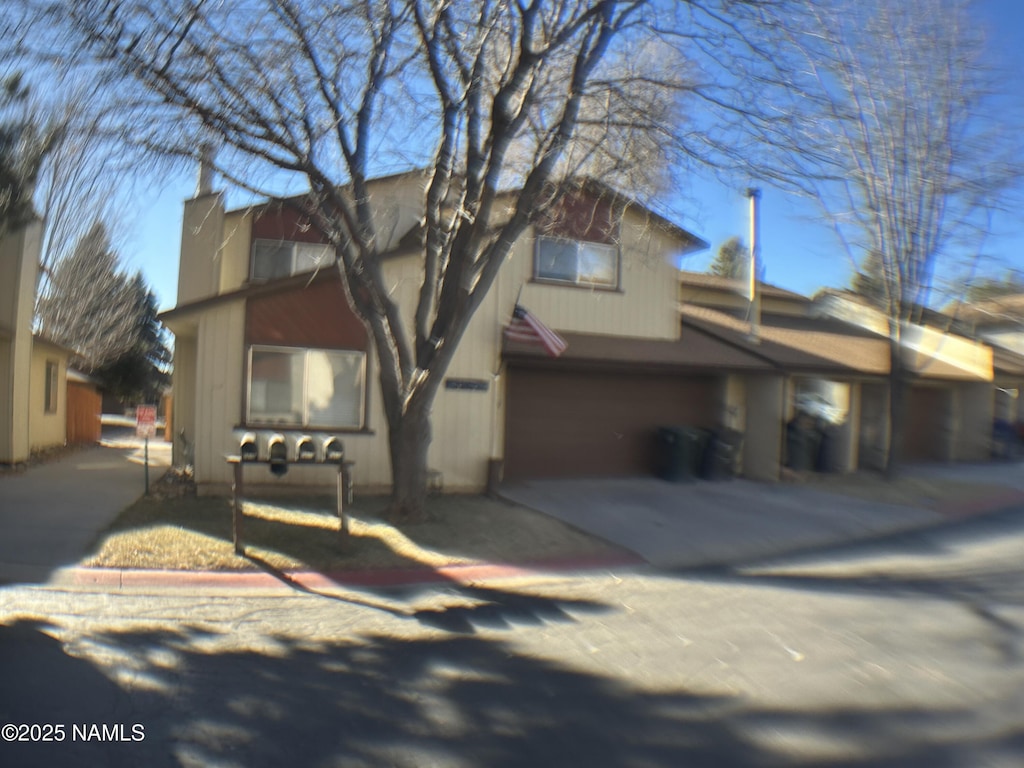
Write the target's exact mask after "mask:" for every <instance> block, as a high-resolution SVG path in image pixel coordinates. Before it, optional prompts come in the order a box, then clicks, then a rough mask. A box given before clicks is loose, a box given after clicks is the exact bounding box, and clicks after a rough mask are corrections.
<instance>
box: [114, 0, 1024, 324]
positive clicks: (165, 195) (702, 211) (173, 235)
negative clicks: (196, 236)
mask: <svg viewBox="0 0 1024 768" xmlns="http://www.w3.org/2000/svg"><path fill="white" fill-rule="evenodd" d="M979 23H983V24H985V25H987V26H988V27H989V30H990V31H989V35H990V38H991V46H990V50H991V52H992V53H993V56H994V59H995V64H996V66H998V67H1000V68H1002V69H1005V70H1006V71H1007V72H1008V73H1012V75H1013V76H1014V77H1015V78H1016V76H1018V74H1019V73H1021V72H1024V0H983V1H982V2H981V3H979ZM747 186H760V187H762V189H763V196H762V203H761V255H762V260H763V263H764V264H765V266H766V268H767V279H768V281H769V282H772V283H775V284H776V285H780V286H782V287H784V288H788V289H790V290H794V291H798V292H800V293H804V294H812V293H814V292H815V291H816V290H817V289H818V288H821V287H823V286H837V285H845V284H846V283H847V282H848V281H849V278H850V274H851V270H852V265H851V262H850V260H849V257H848V256H847V255H846V253H845V251H843V249H842V248H841V245H840V243H839V242H838V241H837V240H836V238H835V236H834V235H833V234H832V230H831V228H830V227H829V226H828V225H827V223H825V222H824V221H823V220H822V217H821V214H820V212H819V211H818V210H817V209H816V208H815V206H814V205H813V204H811V203H810V202H809V201H805V200H800V199H797V198H794V197H791V196H787V195H783V194H782V193H780V192H777V191H775V190H773V189H772V188H770V187H768V186H767V185H763V184H759V183H758V181H757V180H756V179H751V180H750V182H749V183H748V184H745V185H744V186H743V187H742V188H739V189H735V190H733V189H728V188H726V187H724V186H722V185H721V184H719V183H717V182H705V181H699V180H695V181H694V182H693V184H692V188H691V189H690V190H688V191H687V194H686V196H685V198H682V199H681V200H680V201H676V202H674V203H673V204H671V205H668V206H666V207H668V208H670V209H673V210H682V211H684V218H683V219H682V220H678V223H679V224H681V225H682V226H684V227H686V228H687V229H690V230H691V231H693V232H694V233H696V234H698V235H699V236H701V237H702V238H704V239H705V240H707V241H708V242H709V243H711V246H712V247H711V249H709V250H708V251H706V252H704V253H700V254H695V255H692V256H690V257H688V258H687V259H686V260H685V261H684V263H683V267H684V268H685V269H695V270H702V269H705V268H706V266H707V264H708V263H709V262H710V261H711V259H712V258H713V257H714V253H715V251H716V250H717V248H718V246H719V244H721V243H722V242H723V241H724V240H726V239H727V238H728V237H730V236H732V235H740V236H742V237H744V239H746V237H747V232H748V229H749V225H748V210H749V203H748V201H747V198H746V196H745V195H744V189H745V188H746V187H747ZM194 189H195V174H194V171H187V170H182V171H180V172H178V173H173V174H168V175H167V176H165V177H164V178H163V179H161V181H160V183H159V184H157V185H154V188H153V189H151V190H150V191H149V192H148V193H144V194H142V195H139V196H136V197H135V198H134V204H135V205H136V206H137V212H136V213H135V216H134V221H130V222H128V227H127V229H128V236H127V237H126V238H125V240H124V243H123V250H122V253H123V256H124V259H125V262H126V266H127V267H128V268H129V269H131V270H135V269H142V271H143V273H144V274H145V277H146V280H147V282H149V284H150V285H151V286H152V288H153V289H154V290H155V291H156V293H157V296H158V298H159V302H160V306H161V308H162V309H166V308H169V307H171V306H173V305H174V301H175V292H176V286H177V272H178V255H179V254H178V252H179V247H180V243H181V212H182V203H183V201H184V200H185V199H187V198H188V197H190V196H191V195H192V193H193V191H194ZM676 218H677V219H678V217H676ZM985 245H986V248H985V251H986V253H988V254H991V255H992V256H993V257H995V262H994V263H995V264H998V265H1000V267H1001V268H1013V269H1019V270H1024V217H1018V216H1016V215H1013V214H1009V213H1004V214H1000V215H997V217H996V218H995V220H994V222H993V228H992V232H991V233H990V234H989V236H988V238H987V240H986V244H985Z"/></svg>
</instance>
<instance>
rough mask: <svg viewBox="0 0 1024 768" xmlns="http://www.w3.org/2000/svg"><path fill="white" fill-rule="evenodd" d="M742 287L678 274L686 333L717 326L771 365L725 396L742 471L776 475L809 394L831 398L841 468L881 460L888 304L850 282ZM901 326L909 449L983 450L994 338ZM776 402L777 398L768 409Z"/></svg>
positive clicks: (927, 456) (931, 455)
mask: <svg viewBox="0 0 1024 768" xmlns="http://www.w3.org/2000/svg"><path fill="white" fill-rule="evenodd" d="M744 293H745V292H744V287H743V286H741V285H740V284H739V282H738V281H732V280H728V279H725V278H721V277H716V276H713V275H706V274H695V273H685V272H684V273H682V275H681V291H680V296H681V299H682V306H681V310H680V311H681V315H682V324H683V335H682V338H683V340H684V341H685V340H687V339H688V338H690V335H693V334H698V333H703V334H707V335H711V336H713V337H714V338H716V339H719V340H721V341H726V342H728V343H730V344H733V345H734V346H736V347H737V348H738V349H743V350H745V351H747V352H750V353H751V354H756V355H758V356H760V357H762V358H763V359H764V360H765V361H766V362H768V363H770V365H771V370H770V371H767V372H760V373H758V374H757V375H750V374H747V375H744V376H734V377H732V378H731V380H730V384H729V392H730V393H731V399H730V407H731V408H732V409H733V410H734V411H735V412H736V413H737V419H736V425H737V428H739V429H741V430H742V431H744V432H745V433H746V444H747V448H746V451H745V455H744V464H743V466H744V472H745V473H746V474H748V475H749V476H752V477H758V478H765V479H770V478H771V477H772V476H773V471H774V468H775V467H777V466H778V465H779V463H780V462H784V461H785V460H786V457H785V452H786V438H785V433H784V430H785V425H786V424H787V423H788V422H789V421H790V420H791V419H792V418H793V417H794V414H795V412H796V410H797V408H798V407H800V406H804V407H806V406H807V404H808V403H810V404H812V405H820V406H822V407H827V409H828V410H830V411H831V413H829V416H831V417H833V418H835V419H836V420H837V421H839V422H840V426H839V428H838V429H837V430H836V434H835V445H834V446H833V454H834V455H833V456H832V463H833V467H834V468H836V469H839V470H840V471H853V470H855V469H858V468H865V469H879V468H881V467H882V466H884V464H885V458H886V443H887V437H888V430H889V418H888V393H889V384H888V378H887V377H888V373H889V347H888V340H887V332H886V329H887V325H886V321H885V318H884V317H883V316H882V315H881V313H879V312H878V311H877V310H874V309H872V308H871V307H870V306H868V305H866V304H865V303H864V302H863V301H862V300H861V299H860V298H859V297H857V296H856V295H855V294H852V293H850V292H848V291H838V290H827V291H822V292H821V293H819V295H818V296H817V297H816V298H815V299H814V300H811V299H808V298H806V297H804V296H800V295H799V294H795V293H792V292H790V291H786V290H784V289H781V288H778V287H776V286H772V285H768V284H765V283H759V284H758V296H757V307H754V308H752V307H751V306H750V302H749V300H748V298H747V297H746V296H745V295H744ZM751 318H753V319H754V320H755V322H754V324H753V325H752V324H751ZM946 325H948V323H947V324H946ZM688 332H689V335H688ZM902 335H903V360H904V363H905V365H906V366H907V368H908V370H909V371H910V375H911V384H910V387H909V390H908V393H907V402H906V422H905V430H904V441H903V457H904V459H905V460H908V461H970V460H980V459H985V458H988V456H989V453H990V448H991V431H992V419H993V407H994V403H993V379H994V374H995V371H994V365H993V354H992V350H991V349H990V348H989V347H988V346H986V345H984V344H979V343H977V342H975V341H972V340H970V339H967V338H964V337H963V336H960V335H957V334H953V333H950V332H948V330H946V329H944V328H936V327H933V326H929V325H914V324H908V325H906V326H905V327H904V328H903V332H902ZM773 403H775V404H777V405H776V406H775V408H774V411H773V413H772V415H771V416H768V415H767V414H768V412H769V411H772V404H773ZM816 410H817V411H819V412H820V411H821V408H818V409H816ZM751 419H753V421H752V420H751Z"/></svg>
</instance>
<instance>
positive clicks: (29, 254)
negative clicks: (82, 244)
mask: <svg viewBox="0 0 1024 768" xmlns="http://www.w3.org/2000/svg"><path fill="white" fill-rule="evenodd" d="M39 238H40V225H39V224H38V223H32V224H29V225H28V226H26V227H25V228H23V229H22V230H20V231H18V232H13V233H8V234H6V235H4V236H3V237H2V238H0V464H17V463H19V462H23V461H25V460H26V459H27V458H28V457H29V455H30V454H31V453H32V452H34V451H40V450H45V449H47V448H53V447H56V446H61V445H64V443H65V440H66V437H67V366H68V358H69V357H70V356H71V351H70V350H68V349H65V348H64V347H61V346H59V345H57V344H54V343H52V342H50V341H48V340H46V339H44V338H42V337H40V336H36V335H33V333H32V316H33V310H34V306H35V291H36V276H37V272H38V263H39V248H40V239H39Z"/></svg>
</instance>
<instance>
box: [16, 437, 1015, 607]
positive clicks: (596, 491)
mask: <svg viewBox="0 0 1024 768" xmlns="http://www.w3.org/2000/svg"><path fill="white" fill-rule="evenodd" d="M114 445H117V446H119V447H111V446H110V445H108V447H99V448H91V449H85V450H82V451H79V452H77V453H75V454H72V455H70V456H67V457H65V458H63V459H61V460H58V461H54V462H52V463H49V464H45V465H41V466H38V467H34V468H32V469H30V470H28V471H27V472H25V473H23V474H20V475H13V476H6V477H0V584H2V583H5V582H33V583H43V582H47V581H49V582H50V583H60V584H65V585H72V586H79V587H85V588H100V589H115V590H116V589H121V588H127V587H146V588H148V587H170V588H181V589H203V590H208V589H216V588H221V587H223V588H229V589H238V588H243V589H245V588H248V589H266V588H290V587H295V586H297V587H299V588H301V589H330V588H336V587H339V586H340V587H345V586H347V587H355V588H359V587H391V586H401V585H410V584H428V583H437V582H463V583H473V582H477V581H481V580H489V579H501V578H520V577H530V576H533V575H538V574H553V573H572V572H579V571H584V570H592V569H603V568H623V567H630V566H636V565H643V564H645V563H647V564H651V565H654V566H657V567H662V568H694V567H704V566H716V565H729V564H742V563H749V562H751V561H756V560H762V559H767V558H774V557H780V556H785V555H789V554H795V553H797V552H800V551H805V550H809V549H814V548H819V547H831V546H836V545H842V544H846V543H852V542H857V541H864V540H869V539H872V538H878V537H881V536H885V535H888V534H894V533H899V532H903V531H908V530H913V529H918V528H928V527H933V526H936V525H941V524H943V523H946V522H948V521H949V520H951V519H955V518H961V517H967V516H970V515H975V514H982V513H985V512H996V511H1000V510H1004V509H1011V508H1022V509H1024V464H985V465H973V466H971V465H959V466H954V467H950V466H942V467H939V466H936V467H923V468H913V469H911V470H910V471H911V472H913V473H916V474H920V475H922V476H927V475H928V474H934V473H941V474H942V475H943V476H944V477H947V478H949V479H957V480H960V481H963V482H968V483H977V484H982V485H984V486H987V487H986V488H985V492H984V493H982V494H979V497H978V498H971V499H970V500H969V501H967V502H960V503H958V504H950V505H944V506H942V505H940V507H939V508H925V507H918V506H906V505H896V504H881V503H878V502H872V501H866V500H863V499H855V498H852V497H849V496H844V495H840V494H838V493H829V492H827V491H824V490H822V489H821V488H820V487H809V486H804V485H783V484H778V485H766V484H760V483H753V482H749V481H745V480H732V481H728V482H695V483H689V484H673V483H666V482H663V481H660V480H656V479H654V478H632V479H588V480H552V481H534V482H529V483H518V484H511V485H507V486H505V487H504V488H503V489H502V490H503V493H504V495H505V496H506V497H507V498H509V499H510V500H512V501H514V502H516V503H519V504H522V505H524V506H527V507H530V508H532V509H535V510H538V511H540V512H543V513H546V514H548V515H551V516H552V517H555V518H557V519H559V520H562V521H563V522H566V523H568V524H570V525H572V526H574V527H576V528H579V529H581V530H583V531H585V532H587V533H590V534H592V535H596V536H599V537H601V538H603V539H605V540H607V541H610V542H612V543H614V544H616V545H618V546H619V547H621V548H623V550H624V551H622V552H621V553H616V554H614V555H609V556H607V557H603V558H596V559H595V558H593V557H591V558H589V559H587V558H583V559H579V560H576V559H567V560H562V561H558V562H522V563H507V564H497V563H480V564H477V565H471V566H452V567H450V568H441V569H402V570H397V571H396V570H379V571H351V572H344V573H338V574H321V573H315V572H301V573H288V574H283V575H282V574H277V575H273V574H270V573H265V572H259V571H249V572H220V573H204V572H189V571H152V570H131V569H102V568H82V567H77V566H76V565H75V564H76V563H77V562H78V561H80V560H81V559H82V557H83V555H85V554H86V550H87V548H88V547H89V546H90V544H92V542H93V541H94V540H95V537H96V535H97V534H98V532H99V531H100V530H102V529H103V528H104V527H105V526H106V525H107V524H109V522H110V521H111V520H113V519H114V517H116V516H117V514H118V513H119V512H120V511H121V510H122V509H124V508H125V507H126V506H128V505H129V504H130V503H132V501H134V500H135V499H136V498H138V497H139V496H140V495H141V494H142V492H143V477H142V475H143V472H142V467H141V465H140V464H139V462H140V461H141V448H140V444H138V443H137V442H133V440H132V439H128V440H126V441H124V442H118V443H115V444H114ZM169 454H170V449H169V446H168V445H167V444H163V443H159V442H157V443H155V444H151V446H150V460H151V467H152V469H151V481H155V480H156V479H157V478H158V477H159V475H160V474H161V473H162V469H163V468H164V467H166V466H167V465H168V464H169V459H170V455H169ZM979 487H980V486H979ZM282 577H283V578H282Z"/></svg>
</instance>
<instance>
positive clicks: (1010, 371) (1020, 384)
mask: <svg viewBox="0 0 1024 768" xmlns="http://www.w3.org/2000/svg"><path fill="white" fill-rule="evenodd" d="M947 314H948V316H949V317H950V318H952V323H953V327H954V328H955V329H957V331H958V332H959V333H961V334H963V335H965V336H968V337H970V338H975V339H977V340H979V341H982V342H984V343H986V344H988V345H989V346H991V347H992V352H993V366H994V369H995V370H994V375H995V384H996V395H995V418H996V419H997V420H1002V421H1005V422H1008V423H1010V424H1016V425H1024V397H1022V396H1021V395H1022V393H1024V294H1011V295H1008V296H999V297H997V298H994V299H988V300H986V301H979V302H975V303H972V304H956V305H954V306H952V307H950V308H949V309H948V310H947ZM1022 433H1024V429H1022Z"/></svg>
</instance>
